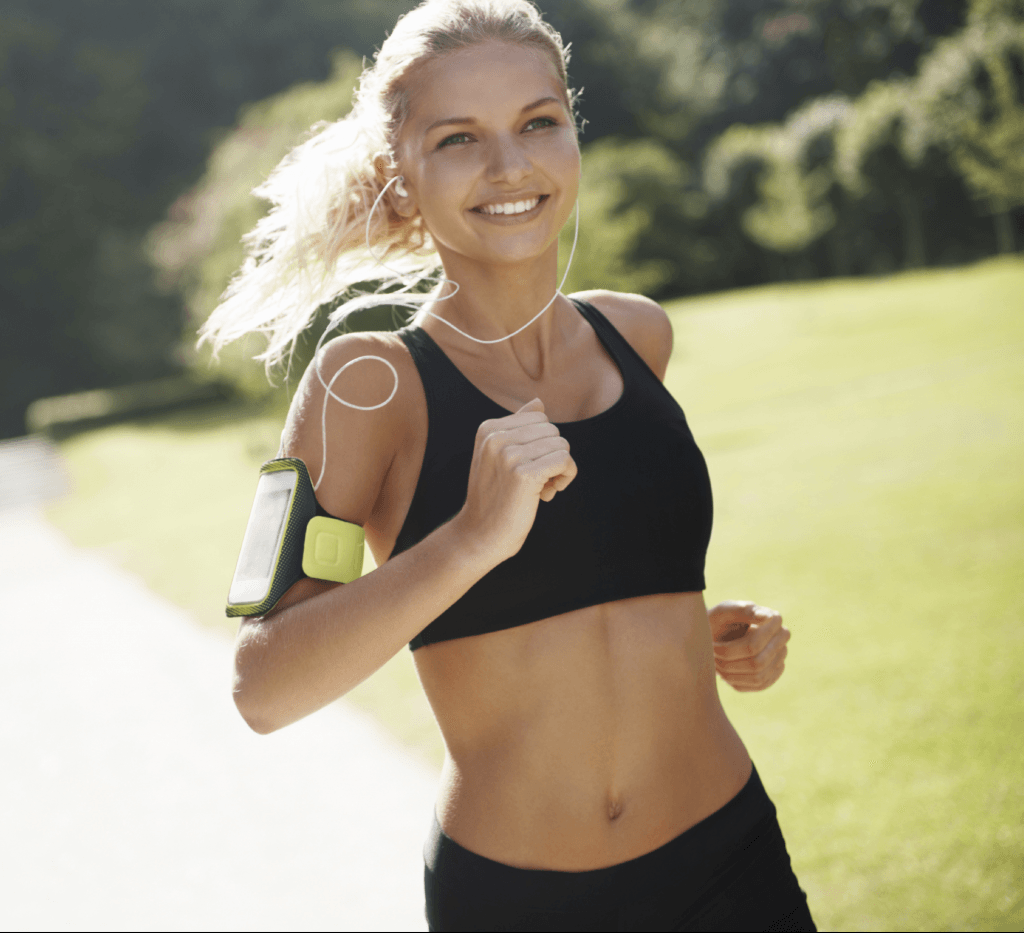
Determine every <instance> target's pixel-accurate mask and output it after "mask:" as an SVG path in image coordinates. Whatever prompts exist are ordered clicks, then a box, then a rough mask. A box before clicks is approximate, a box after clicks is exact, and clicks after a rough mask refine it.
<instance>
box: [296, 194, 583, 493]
mask: <svg viewBox="0 0 1024 933" xmlns="http://www.w3.org/2000/svg"><path fill="white" fill-rule="evenodd" d="M403 181H404V179H403V177H402V176H401V175H396V176H395V177H394V178H392V179H391V180H390V181H389V182H388V183H387V184H386V185H385V186H384V187H383V188H382V189H381V191H380V194H378V195H377V198H376V200H374V202H373V206H372V207H371V208H370V212H369V214H367V216H366V251H367V252H368V253H369V254H370V257H371V258H372V259H373V261H374V262H375V263H376V264H377V265H378V266H380V267H381V268H382V269H386V270H387V271H388V272H390V273H391V274H392V275H395V276H397V277H398V278H399V279H401V280H403V281H405V280H406V279H407V278H408V277H409V275H410V273H408V272H401V271H399V270H398V269H393V268H392V267H391V266H388V265H386V264H385V263H383V262H382V261H381V260H380V259H378V258H377V257H376V256H374V254H373V249H372V247H371V246H370V223H371V222H372V220H373V215H374V213H375V212H376V210H377V205H378V204H380V201H381V198H383V197H384V194H385V192H386V191H387V190H388V188H389V187H391V185H394V184H396V183H397V184H401V183H402V182H403ZM575 212H576V226H575V230H574V232H573V238H572V249H571V250H570V252H569V260H568V262H566V264H565V272H564V274H563V275H562V281H561V282H560V283H559V285H558V288H557V289H555V293H554V295H552V296H551V300H550V301H549V302H548V303H547V304H546V305H544V307H543V308H541V309H540V311H538V312H537V313H536V314H535V315H534V316H533V317H532V318H530V320H528V321H527V322H526V323H525V324H524V325H523V326H522V327H520V328H519V329H518V330H515V331H513V332H512V333H511V334H507V335H506V336H504V337H498V338H496V339H494V340H481V339H480V338H479V337H474V336H473V335H472V334H467V333H466V332H465V331H464V330H462V329H461V328H459V327H456V326H455V325H454V324H453V323H452V322H451V321H446V320H445V319H444V318H443V317H441V316H440V315H437V314H434V313H433V312H432V311H427V310H425V309H424V310H423V313H424V314H426V315H427V316H429V317H432V318H434V320H437V321H440V322H441V323H442V324H445V325H447V326H448V327H450V328H451V329H452V330H454V331H455V332H456V333H458V334H461V335H462V336H463V337H465V338H466V339H467V340H472V341H473V342H474V343H479V344H484V345H490V344H495V343H504V342H505V341H506V340H511V339H512V338H513V337H515V336H516V335H517V334H521V333H522V332H523V331H524V330H526V328H528V327H529V326H530V325H531V324H533V323H534V321H537V320H538V319H539V318H540V317H541V315H542V314H543V313H544V312H545V311H547V310H548V308H550V307H551V306H552V305H553V304H554V303H555V299H556V298H557V297H558V296H559V295H561V294H562V286H563V285H565V280H566V279H567V278H568V277H569V269H570V268H571V266H572V259H573V256H575V255H576V244H577V242H578V241H579V236H580V204H579V199H578V198H577V200H576V206H575ZM446 283H450V284H451V285H454V286H455V287H454V289H452V291H451V292H450V293H449V294H447V295H442V296H440V297H437V298H434V299H433V301H434V302H435V303H437V302H439V301H447V300H448V299H449V298H452V297H454V296H455V295H456V294H457V293H458V291H459V283H458V282H455V281H453V280H452V279H449V278H448V277H447V276H445V275H444V274H443V273H442V274H441V279H440V281H439V282H438V287H439V288H440V287H441V286H443V285H444V284H446ZM412 284H414V283H410V284H409V285H407V286H406V287H405V288H402V289H399V291H398V292H395V293H393V294H400V293H403V292H406V291H408V289H409V288H411V287H412ZM342 320H343V318H338V319H337V320H336V321H333V322H331V323H330V324H329V325H328V326H327V327H326V328H325V329H324V332H323V333H322V334H321V335H320V339H319V340H318V341H317V344H316V350H315V351H314V353H313V368H314V370H315V372H316V377H317V379H319V380H320V385H322V386H323V387H324V403H323V407H322V409H321V412H320V441H321V464H320V475H319V476H318V477H317V480H316V482H315V483H314V484H313V490H314V491H316V490H317V489H319V487H320V483H321V481H322V480H323V478H324V472H325V471H326V469H327V400H328V399H331V398H333V399H334V400H335V401H336V402H341V404H342V405H346V406H347V407H349V408H354V409H356V410H357V411H375V410H376V409H378V408H383V407H384V406H385V405H387V404H388V402H390V401H391V400H392V399H393V398H394V397H395V393H397V392H398V372H397V371H396V370H395V367H394V366H393V365H392V364H391V363H390V362H389V361H388V360H386V359H384V357H382V356H357V357H356V358H355V359H352V360H349V361H348V362H347V363H346V364H345V365H344V366H342V367H341V368H340V369H339V370H338V371H337V372H336V373H335V374H334V375H333V376H332V377H331V381H330V382H326V381H325V380H324V375H323V372H322V370H321V368H320V366H321V363H322V358H321V356H320V349H321V347H322V346H323V342H324V338H325V337H326V336H327V334H328V333H329V332H330V331H331V330H333V329H334V328H335V327H336V326H337V325H338V324H340V323H341V321H342ZM363 360H377V361H378V362H380V363H383V364H384V365H385V366H387V368H388V369H390V370H391V375H392V376H393V377H394V380H395V384H394V387H393V388H392V389H391V394H390V395H389V396H388V397H387V398H386V399H384V401H383V402H380V403H379V404H377V405H356V404H354V403H353V402H348V401H346V400H345V399H343V398H342V397H341V396H340V395H338V394H337V393H336V392H334V390H333V388H332V387H333V386H334V383H335V381H336V380H337V378H338V377H339V376H340V375H341V374H342V373H343V372H345V370H346V369H348V368H349V367H350V366H353V365H354V364H356V363H360V362H362V361H363Z"/></svg>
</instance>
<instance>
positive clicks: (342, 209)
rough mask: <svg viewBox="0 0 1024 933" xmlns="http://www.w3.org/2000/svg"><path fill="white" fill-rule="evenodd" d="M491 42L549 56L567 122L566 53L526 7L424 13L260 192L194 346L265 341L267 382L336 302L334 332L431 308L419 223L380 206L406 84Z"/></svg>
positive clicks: (431, 254)
mask: <svg viewBox="0 0 1024 933" xmlns="http://www.w3.org/2000/svg"><path fill="white" fill-rule="evenodd" d="M487 41H500V42H507V43H510V44H516V45H526V46H533V47H534V48H536V49H538V50H539V51H541V52H542V53H543V54H545V55H546V56H547V57H548V58H549V59H550V60H551V62H552V63H553V64H554V66H555V69H556V71H557V73H558V76H559V78H560V80H561V83H562V86H563V88H564V89H565V95H566V103H567V105H568V106H569V108H570V111H574V107H575V95H574V94H573V92H572V91H570V89H569V86H568V73H567V66H568V62H569V49H568V47H567V46H565V45H564V44H563V42H562V39H561V36H559V34H558V33H557V32H556V31H555V30H554V29H553V28H552V27H551V26H549V25H548V24H547V23H545V22H544V20H543V19H542V18H541V14H540V12H539V11H538V10H537V8H536V7H535V6H534V5H533V3H531V2H529V0H426V2H424V3H421V4H420V5H419V6H418V7H416V8H415V9H414V10H412V11H410V12H409V13H407V14H405V15H404V16H402V17H401V18H400V19H399V20H398V22H397V24H396V25H395V29H394V31H393V32H392V33H391V35H390V36H388V38H387V39H386V40H385V42H384V44H383V45H382V46H381V48H380V51H379V52H378V53H377V55H376V56H375V58H374V61H373V64H372V65H371V66H370V67H367V68H366V69H365V70H364V71H363V74H362V76H361V77H360V80H359V86H358V90H357V91H356V93H355V96H354V102H353V106H352V110H351V112H350V113H349V114H348V116H346V117H344V118H343V119H341V120H338V121H337V122H335V123H329V124H319V125H317V126H316V127H314V135H312V136H311V137H310V138H309V139H307V140H306V141H305V142H303V143H301V144H300V145H298V146H296V147H295V148H294V149H293V150H292V151H291V152H290V153H289V154H288V155H287V156H285V158H284V159H282V161H281V163H280V164H279V165H278V166H277V167H276V168H275V169H274V171H273V172H272V173H271V174H270V176H269V177H268V178H267V180H266V182H264V183H263V184H262V185H261V186H260V187H258V188H257V189H256V190H255V192H254V193H255V194H256V195H258V196H260V197H262V198H264V199H265V200H267V201H269V202H270V204H271V209H270V212H269V213H268V214H267V215H266V216H265V217H264V218H263V219H262V220H261V221H260V222H259V223H258V224H257V225H256V227H255V228H254V229H253V230H252V231H251V232H250V233H249V234H247V235H246V237H245V239H244V243H245V245H246V247H247V250H248V256H247V258H246V260H245V262H244V263H243V265H242V268H241V269H240V270H239V272H238V273H237V274H236V275H235V277H234V279H233V280H232V281H231V284H230V285H229V286H228V288H227V290H226V291H225V292H224V294H223V296H222V297H221V302H220V304H219V305H218V306H217V307H216V308H215V309H214V311H213V313H212V314H211V315H210V317H209V319H208V320H207V321H206V323H205V324H203V326H202V328H201V329H200V343H205V342H209V343H211V344H212V345H213V350H214V353H215V354H216V352H217V351H218V350H219V349H220V348H221V347H223V346H224V345H225V344H228V343H230V342H231V341H233V340H237V339H238V338H240V337H243V336H244V335H246V334H248V333H254V332H258V333H262V334H264V335H265V336H266V337H267V348H266V350H265V351H264V352H263V353H261V354H260V355H259V356H257V357H256V359H258V360H261V361H263V362H264V363H265V364H266V366H267V369H268V371H269V369H270V367H272V366H273V365H275V364H277V363H279V362H281V361H282V360H283V359H284V358H285V357H289V358H290V354H291V352H292V350H293V348H294V345H295V341H296V339H297V338H298V337H299V335H300V334H301V333H302V332H303V331H304V330H305V329H306V328H307V327H308V326H309V324H310V323H311V322H312V320H313V318H314V317H315V316H316V313H317V310H318V309H319V308H321V307H323V306H324V305H326V304H329V303H335V302H338V301H340V302H341V303H340V304H339V305H338V306H337V307H336V308H335V310H334V311H333V312H332V313H331V315H330V321H331V326H335V325H337V324H338V323H340V322H341V321H342V320H343V319H344V318H345V317H346V316H347V315H349V314H351V313H352V312H353V311H357V310H360V309H362V308H367V307H373V306H375V305H402V306H406V307H410V308H414V307H417V306H419V305H421V304H423V303H425V302H426V301H428V300H430V296H429V295H427V294H423V293H422V289H420V291H419V292H417V291H414V289H416V288H417V286H421V285H422V284H423V283H424V282H425V281H426V280H427V279H428V278H429V277H430V276H431V275H432V274H433V273H434V272H436V271H437V269H438V266H439V265H440V260H439V258H438V255H437V253H436V251H435V249H434V246H433V243H432V241H431V237H430V233H429V231H428V230H427V229H426V227H425V226H424V224H423V221H422V218H421V217H420V216H419V215H417V216H415V217H413V218H405V217H402V216H401V215H400V214H398V213H397V212H396V211H395V210H394V209H393V208H392V207H391V206H390V204H389V203H388V200H387V199H386V198H382V197H381V195H382V193H383V191H384V188H385V187H386V185H387V184H388V181H389V179H388V178H387V176H386V175H385V172H384V169H385V168H394V165H395V158H394V150H395V145H396V143H397V140H398V136H399V134H400V132H401V129H402V125H403V123H404V121H405V120H406V118H407V117H408V115H409V107H410V95H409V90H408V86H407V85H408V79H409V77H410V75H411V74H412V73H413V72H414V71H415V70H416V69H417V68H419V67H420V66H421V65H423V64H424V63H426V62H429V61H431V60H433V59H436V58H438V57H439V56H442V55H445V54H447V53H450V52H454V51H457V50H459V49H464V48H468V47H470V46H473V45H477V44H479V43H481V42H487ZM378 201H379V202H380V206H379V207H377V208H376V209H374V206H375V204H376V203H377V202H378ZM371 214H372V216H371ZM382 263H386V266H385V265H382ZM366 282H377V283H379V284H378V287H377V289H376V290H375V291H374V292H373V293H370V294H355V286H356V285H359V284H360V283H366ZM396 286H398V287H397V289H396V288H395V287H396ZM388 289H392V290H390V291H388Z"/></svg>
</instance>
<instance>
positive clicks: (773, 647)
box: [714, 613, 790, 692]
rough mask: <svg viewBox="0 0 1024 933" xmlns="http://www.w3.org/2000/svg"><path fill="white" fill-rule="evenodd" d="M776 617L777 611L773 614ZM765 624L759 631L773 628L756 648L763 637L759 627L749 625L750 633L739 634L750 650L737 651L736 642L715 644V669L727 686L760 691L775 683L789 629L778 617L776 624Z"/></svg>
mask: <svg viewBox="0 0 1024 933" xmlns="http://www.w3.org/2000/svg"><path fill="white" fill-rule="evenodd" d="M775 615H776V616H777V613H776V614H775ZM772 623H773V624H766V625H765V626H764V627H763V631H774V634H773V635H772V636H771V637H770V638H769V639H768V641H767V643H766V644H764V645H763V646H762V647H761V649H760V650H759V651H755V650H754V648H756V646H757V644H759V643H760V641H761V640H762V638H763V635H762V633H761V632H759V631H757V629H761V628H762V627H761V626H757V625H752V626H751V627H750V634H749V635H746V636H743V639H742V640H743V642H744V643H746V646H747V647H749V649H750V653H743V654H737V653H736V652H737V651H738V650H740V649H739V648H738V647H737V642H729V643H727V644H724V645H723V644H718V643H716V644H715V646H714V650H715V669H716V670H717V671H718V673H719V675H720V676H721V677H722V679H723V680H725V681H726V682H727V683H728V684H729V685H730V686H732V687H734V688H735V689H736V690H739V691H741V692H747V691H753V690H764V689H765V688H767V687H770V686H771V685H772V684H773V683H775V682H776V681H777V680H778V679H779V678H780V677H781V676H782V672H783V671H784V670H785V666H786V657H787V655H788V654H789V649H788V647H787V643H788V642H789V639H790V631H789V629H787V628H785V627H783V626H782V622H781V619H778V621H777V624H776V623H775V622H774V620H772Z"/></svg>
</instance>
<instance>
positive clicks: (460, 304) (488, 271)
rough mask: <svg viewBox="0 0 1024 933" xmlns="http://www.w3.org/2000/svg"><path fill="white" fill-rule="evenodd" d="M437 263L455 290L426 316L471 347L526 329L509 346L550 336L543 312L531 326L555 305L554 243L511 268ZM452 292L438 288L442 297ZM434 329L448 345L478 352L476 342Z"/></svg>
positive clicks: (452, 260) (459, 260)
mask: <svg viewBox="0 0 1024 933" xmlns="http://www.w3.org/2000/svg"><path fill="white" fill-rule="evenodd" d="M441 259H442V263H443V265H444V271H445V276H446V277H447V278H448V279H450V280H451V281H452V282H457V283H458V286H459V287H458V291H457V292H456V293H455V294H454V295H452V297H450V298H447V299H442V300H439V301H436V302H434V303H432V304H431V305H428V306H427V308H426V310H427V311H429V312H430V313H431V314H434V315H437V316H439V317H441V318H443V319H444V320H445V321H448V322H450V323H451V324H453V325H454V326H455V327H457V328H459V330H462V331H464V332H465V333H466V334H469V335H470V337H473V338H476V341H503V338H507V337H508V336H509V335H510V334H514V333H515V332H516V331H518V330H520V328H523V327H526V329H525V330H524V331H523V332H522V334H517V335H516V337H513V338H512V340H511V341H508V342H509V343H511V342H516V343H521V342H523V341H522V340H520V338H523V340H526V341H530V342H534V341H536V340H538V339H540V340H542V341H543V340H544V335H546V334H548V333H549V332H550V318H551V317H553V315H550V314H548V313H546V312H545V313H543V314H541V316H540V318H539V319H538V320H536V321H534V322H533V323H532V324H530V322H531V320H532V319H533V318H535V317H536V316H537V315H538V313H539V312H541V311H542V309H544V308H545V306H548V308H547V310H548V311H551V310H552V307H551V306H552V305H553V304H556V303H557V302H553V301H552V299H554V297H555V293H556V290H557V288H558V243H557V241H556V242H554V243H552V244H551V246H550V247H549V248H548V249H547V250H545V252H544V253H543V254H542V255H541V256H539V257H537V258H535V259H531V260H529V261H526V262H522V263H516V264H501V265H485V264H482V263H474V262H471V261H469V260H467V259H466V258H465V257H462V256H457V255H445V252H444V251H442V253H441ZM453 288H454V286H452V285H443V286H442V291H441V295H446V294H451V293H452V290H453ZM438 323H439V327H440V328H441V330H442V332H443V331H445V330H447V331H449V333H448V334H446V335H445V336H446V337H447V338H449V340H450V341H452V342H456V343H460V344H462V343H465V344H468V345H475V346H477V347H478V348H479V347H480V344H478V343H476V341H474V340H471V339H469V338H467V337H465V336H463V335H461V334H458V333H456V332H455V331H454V330H452V329H451V328H447V327H445V325H444V324H440V322H438ZM528 324H529V326H526V325H528ZM503 342H505V341H503ZM491 346H492V347H493V346H494V344H491Z"/></svg>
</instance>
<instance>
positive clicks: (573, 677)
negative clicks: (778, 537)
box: [416, 593, 750, 871]
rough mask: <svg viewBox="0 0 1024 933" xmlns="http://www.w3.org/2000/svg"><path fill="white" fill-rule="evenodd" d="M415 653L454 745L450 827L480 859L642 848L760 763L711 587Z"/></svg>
mask: <svg viewBox="0 0 1024 933" xmlns="http://www.w3.org/2000/svg"><path fill="white" fill-rule="evenodd" d="M531 630H532V631H531ZM416 660H417V664H418V668H419V673H420V678H421V680H422V682H423V685H424V687H425V688H426V691H427V695H428V697H429V698H430V701H431V704H432V706H433V708H434V712H435V715H436V716H437V719H438V722H439V724H440V726H441V729H442V732H443V733H444V737H445V744H446V746H447V749H448V757H447V759H446V763H445V769H444V773H443V778H442V787H441V793H440V796H439V799H438V809H437V812H438V815H439V817H440V820H441V824H442V825H443V826H444V828H445V830H446V831H447V832H448V833H449V834H450V835H451V836H452V837H453V838H455V839H457V840H458V841H459V842H460V843H462V844H463V845H466V846H467V847H468V848H470V849H472V850H474V851H477V852H479V853H481V854H483V855H487V856H490V857H499V856H500V860H501V861H507V862H510V863H511V864H516V865H521V866H524V867H543V868H557V869H563V870H571V871H576V870H582V869H588V868H592V867H596V866H599V865H602V864H603V865H608V864H611V863H612V862H616V861H622V860H624V859H627V858H632V857H634V856H635V855H638V854H641V853H643V852H646V851H649V850H650V849H652V848H654V847H655V846H657V845H660V844H661V843H663V842H665V841H666V840H667V839H670V838H672V837H673V836H674V835H676V834H677V833H678V832H679V831H681V830H682V829H684V828H685V827H686V826H690V825H693V824H694V823H696V822H697V821H699V820H700V819H703V818H704V817H705V816H707V815H708V814H709V813H711V812H713V811H714V810H716V809H717V808H718V807H720V806H722V804H724V803H725V802H726V801H727V800H728V799H729V798H730V797H732V795H733V794H735V793H736V792H737V790H738V789H739V788H740V787H741V786H742V784H743V782H744V781H745V780H746V778H747V775H748V774H749V768H750V762H749V758H748V757H747V754H746V750H745V749H744V748H743V745H742V742H741V741H740V739H739V737H738V736H737V735H736V733H735V730H734V729H733V728H732V726H731V724H730V723H729V721H728V719H727V718H726V716H725V713H724V711H723V710H722V707H721V703H720V702H719V699H718V692H717V687H716V684H715V673H714V659H713V654H712V651H711V638H710V630H709V626H708V623H707V617H706V612H705V610H704V603H703V599H702V597H701V595H700V594H693V593H691V594H675V595H671V596H658V597H644V598H642V599H636V600H627V601H624V602H622V603H614V604H610V605H606V606H602V607H596V608H595V609H593V610H581V611H579V612H576V613H571V614H569V615H567V616H564V617H559V618H555V619H550V620H545V621H544V622H542V623H537V624H535V625H531V626H524V627H522V628H519V629H514V630H511V631H508V632H500V633H494V634H491V635H486V636H480V637H477V638H470V639H460V640H459V641H455V642H449V643H445V644H443V645H437V646H430V647H428V648H426V649H424V651H421V652H417V656H416Z"/></svg>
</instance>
